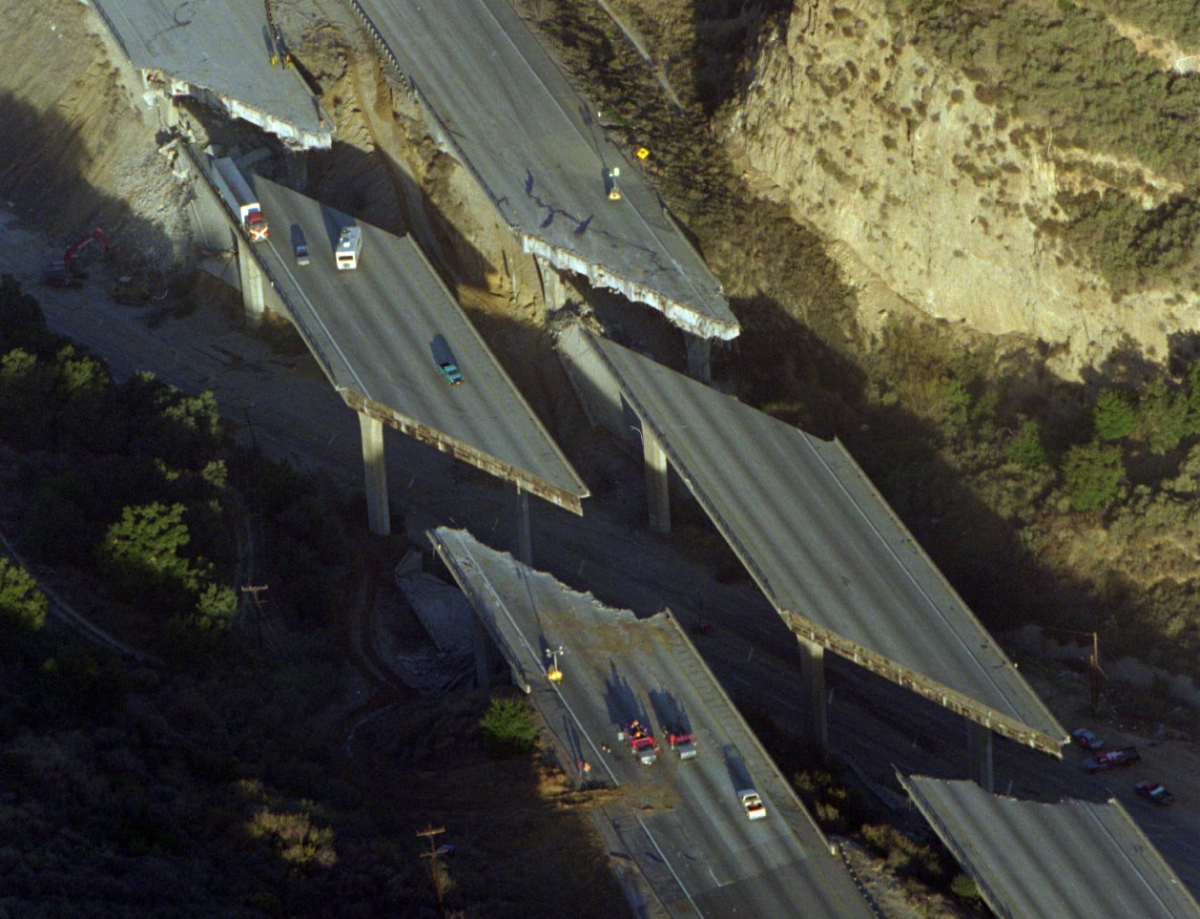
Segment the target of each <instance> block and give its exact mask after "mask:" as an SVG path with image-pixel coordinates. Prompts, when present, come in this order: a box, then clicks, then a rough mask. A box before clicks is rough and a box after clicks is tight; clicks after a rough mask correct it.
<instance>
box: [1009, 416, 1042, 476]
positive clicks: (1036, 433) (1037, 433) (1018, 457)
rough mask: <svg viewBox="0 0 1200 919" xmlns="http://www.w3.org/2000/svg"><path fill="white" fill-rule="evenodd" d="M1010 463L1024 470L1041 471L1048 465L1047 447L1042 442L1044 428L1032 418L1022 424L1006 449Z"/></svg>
mask: <svg viewBox="0 0 1200 919" xmlns="http://www.w3.org/2000/svg"><path fill="white" fill-rule="evenodd" d="M1004 452H1005V453H1006V454H1007V455H1008V461H1009V462H1010V463H1016V464H1017V465H1018V466H1020V467H1022V468H1024V469H1040V468H1042V467H1043V466H1045V465H1046V459H1047V457H1046V445H1045V443H1044V441H1043V440H1042V426H1041V424H1040V423H1038V422H1037V421H1035V420H1034V419H1032V418H1028V419H1026V420H1025V421H1022V422H1021V426H1020V427H1019V428H1017V431H1016V433H1015V434H1013V436H1012V437H1011V438H1010V439H1009V441H1008V444H1007V445H1006V446H1005V448H1004Z"/></svg>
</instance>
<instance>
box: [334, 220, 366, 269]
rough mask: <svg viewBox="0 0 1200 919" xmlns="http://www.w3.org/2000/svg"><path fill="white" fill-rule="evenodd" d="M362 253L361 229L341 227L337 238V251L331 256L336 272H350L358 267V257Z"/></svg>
mask: <svg viewBox="0 0 1200 919" xmlns="http://www.w3.org/2000/svg"><path fill="white" fill-rule="evenodd" d="M361 252H362V228H361V227H342V232H341V234H340V235H339V236H338V242H337V249H336V251H335V252H334V254H333V258H334V262H336V264H337V267H338V271H352V270H353V269H355V268H357V267H358V256H359V254H360V253H361Z"/></svg>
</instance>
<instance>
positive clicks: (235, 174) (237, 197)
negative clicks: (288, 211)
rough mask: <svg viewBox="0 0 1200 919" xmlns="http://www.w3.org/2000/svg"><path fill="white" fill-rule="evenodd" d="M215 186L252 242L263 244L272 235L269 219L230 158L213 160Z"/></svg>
mask: <svg viewBox="0 0 1200 919" xmlns="http://www.w3.org/2000/svg"><path fill="white" fill-rule="evenodd" d="M212 178H213V184H214V185H216V186H217V189H218V191H220V192H221V196H222V197H223V198H224V199H225V203H226V204H228V205H229V208H230V210H233V211H236V212H237V215H238V219H239V220H241V222H242V229H244V230H245V231H246V235H247V236H249V237H250V241H251V242H255V243H257V242H262V241H263V240H265V239H266V238H267V236H268V235H269V233H270V227H269V226H268V225H267V218H266V217H264V216H263V212H262V206H261V205H260V204H259V203H258V199H257V198H256V197H255V196H254V192H253V191H251V190H250V186H249V185H248V184H247V183H246V179H245V177H244V176H243V175H242V171H241V170H240V169H238V167H237V163H235V162H234V161H233V160H231V159H230V158H229V157H222V158H220V159H215V160H213V172H212Z"/></svg>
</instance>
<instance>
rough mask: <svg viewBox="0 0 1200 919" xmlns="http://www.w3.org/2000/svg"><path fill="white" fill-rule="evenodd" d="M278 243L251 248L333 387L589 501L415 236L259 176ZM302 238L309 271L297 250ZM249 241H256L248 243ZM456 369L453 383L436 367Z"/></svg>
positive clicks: (416, 429) (387, 416)
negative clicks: (347, 247)
mask: <svg viewBox="0 0 1200 919" xmlns="http://www.w3.org/2000/svg"><path fill="white" fill-rule="evenodd" d="M249 178H250V181H251V182H252V183H253V185H254V188H255V192H256V194H257V195H258V198H259V202H260V203H261V204H262V206H263V213H264V214H266V215H267V218H268V220H269V221H270V223H271V235H270V237H269V238H268V239H267V240H266V241H265V242H261V243H256V244H254V253H255V254H256V255H258V257H259V258H260V259H261V260H262V262H263V264H264V265H265V266H266V268H267V271H268V272H269V273H270V277H271V278H272V279H273V281H274V283H275V284H277V285H278V290H279V293H280V294H281V295H282V296H283V297H284V299H285V300H286V302H287V303H288V305H289V307H290V308H291V309H292V310H293V321H294V322H295V323H296V324H297V325H300V326H302V327H303V329H304V338H305V340H306V344H308V346H309V347H310V349H312V350H313V351H314V353H315V354H316V355H317V357H318V361H319V362H320V363H321V365H322V366H323V367H324V369H325V372H326V374H327V375H328V376H329V378H330V382H331V383H332V384H333V385H334V386H335V387H336V388H337V389H338V390H339V391H340V392H342V393H343V394H344V395H345V396H346V397H347V400H348V401H350V402H351V403H353V404H356V407H357V404H359V403H365V404H366V408H367V411H368V412H369V413H370V414H372V415H375V416H376V417H380V418H382V419H384V420H385V421H387V422H388V423H391V424H393V425H395V426H396V427H398V428H400V429H401V430H404V431H405V432H406V433H410V434H412V435H414V436H417V437H419V438H420V439H423V440H426V441H427V442H432V443H435V444H437V445H439V446H442V447H443V448H444V449H447V450H449V451H450V452H452V453H456V454H458V455H460V456H461V457H462V458H463V459H465V460H467V461H468V462H470V463H472V464H473V465H476V466H478V467H479V468H482V469H484V470H485V471H487V472H490V473H493V474H495V475H499V476H500V477H502V478H506V479H508V480H509V481H513V482H516V483H518V484H520V485H522V486H523V487H524V488H526V489H528V490H529V491H531V492H533V493H534V494H537V495H539V496H540V497H543V498H546V499H547V500H550V501H553V502H554V503H556V504H559V505H561V506H564V507H567V508H568V509H570V510H573V511H574V512H575V513H582V508H581V507H580V501H581V499H582V498H584V497H586V496H587V494H588V489H587V486H586V485H585V484H584V483H583V480H582V479H580V478H579V475H578V473H576V472H575V470H574V468H573V467H572V466H571V463H570V462H569V461H568V460H567V458H566V457H565V456H564V455H563V453H562V451H561V450H560V449H559V448H558V445H557V444H556V443H555V441H554V438H552V437H551V436H550V434H549V432H547V431H546V429H545V427H543V425H542V423H541V421H540V420H539V419H538V417H537V415H536V414H535V413H534V411H533V409H532V408H530V406H529V404H528V403H527V402H526V401H525V399H524V397H523V396H522V395H521V391H520V390H519V389H517V388H516V386H515V385H514V384H513V382H512V380H511V379H510V378H509V376H508V374H506V373H505V372H504V369H503V368H502V367H501V366H500V363H499V361H497V360H496V357H495V355H493V354H492V352H491V350H490V349H489V348H488V346H487V345H486V344H485V343H484V341H483V339H482V338H481V337H480V336H479V333H478V332H477V331H476V330H475V327H474V326H473V325H472V324H471V322H470V320H469V319H467V317H466V315H465V314H464V313H463V311H462V309H461V307H459V305H458V303H457V301H456V300H455V299H454V297H453V295H452V294H451V293H450V291H449V290H448V289H447V288H446V286H445V284H444V283H443V282H442V280H441V278H440V277H438V275H437V273H436V272H435V271H434V269H433V267H432V266H431V265H430V264H429V262H428V261H427V260H426V259H425V256H424V255H423V254H422V253H421V251H420V249H418V248H417V246H416V244H415V243H414V242H413V241H412V238H411V237H409V236H395V235H393V234H391V233H387V232H385V231H383V230H381V229H379V228H377V227H374V226H371V225H370V224H368V223H363V222H362V221H356V220H354V219H353V218H351V217H350V216H348V215H346V214H343V213H341V212H340V211H337V210H334V209H333V208H331V207H328V206H327V205H324V204H321V203H320V202H318V201H316V200H314V199H312V198H308V197H306V196H304V195H301V194H299V193H297V192H294V191H291V190H290V189H288V188H285V187H284V186H282V185H278V184H276V183H275V182H272V181H270V180H269V179H265V178H262V177H261V176H253V175H252V176H250V177H249ZM346 226H358V227H360V228H361V230H362V237H363V243H362V253H361V255H360V256H359V259H358V268H357V269H354V270H349V271H346V270H338V269H337V268H336V267H335V265H334V260H333V253H334V249H335V247H336V245H337V239H338V235H339V233H340V231H341V229H342V227H346ZM300 238H303V239H304V241H305V242H307V244H308V249H309V257H310V263H309V264H308V265H303V266H302V265H300V264H299V263H298V262H297V260H296V255H295V250H294V245H295V242H296V241H297V240H298V239H300ZM242 245H244V246H245V245H249V244H248V243H244V242H243V243H242ZM443 362H450V363H455V364H457V366H458V368H459V370H460V371H461V373H462V382H461V383H459V384H458V385H456V386H451V385H450V384H449V382H448V381H447V380H446V379H445V378H444V377H443V375H442V374H441V372H440V371H439V369H438V366H439V364H441V363H443Z"/></svg>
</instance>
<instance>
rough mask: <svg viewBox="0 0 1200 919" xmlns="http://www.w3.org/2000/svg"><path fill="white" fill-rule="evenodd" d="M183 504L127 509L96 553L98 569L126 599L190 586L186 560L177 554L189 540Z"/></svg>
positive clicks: (151, 505)
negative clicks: (98, 563) (165, 589)
mask: <svg viewBox="0 0 1200 919" xmlns="http://www.w3.org/2000/svg"><path fill="white" fill-rule="evenodd" d="M183 511H184V507H183V505H182V504H172V505H171V506H170V507H168V506H167V505H165V504H162V503H160V502H157V501H155V502H154V503H152V504H141V505H134V506H131V507H126V508H125V509H124V510H123V511H122V512H121V519H120V520H119V521H118V522H116V523H114V524H113V525H112V526H110V527H109V528H108V532H107V533H105V535H104V539H103V541H102V542H101V543H100V548H99V549H98V552H97V554H98V556H99V562H100V565H101V568H102V569H103V570H104V571H105V572H106V573H107V574H108V576H109V578H110V579H111V580H112V582H113V584H114V586H116V587H117V588H118V589H119V590H121V591H123V592H124V593H126V594H127V595H137V594H142V593H146V592H152V591H154V590H156V589H158V588H162V587H168V588H170V587H186V586H188V585H189V580H190V578H189V569H188V562H187V559H186V558H184V557H183V556H181V555H180V554H179V550H180V549H181V548H182V547H183V546H186V545H187V544H188V542H189V541H190V540H191V536H190V535H189V534H188V528H187V524H185V523H184V522H183Z"/></svg>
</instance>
